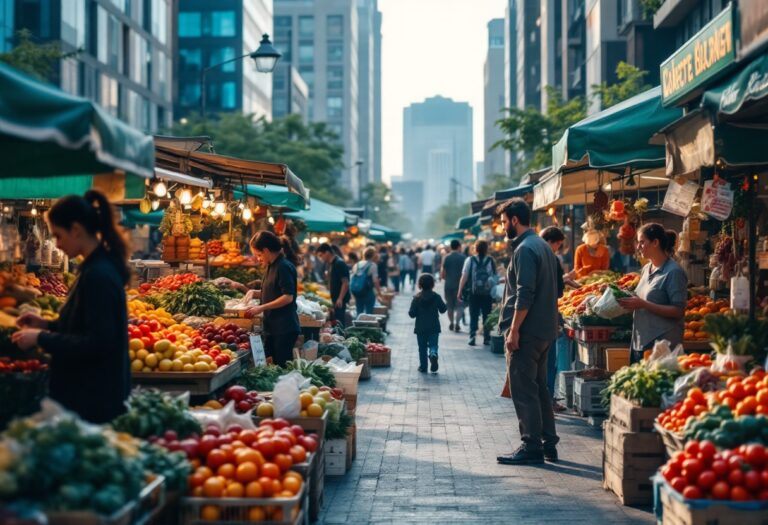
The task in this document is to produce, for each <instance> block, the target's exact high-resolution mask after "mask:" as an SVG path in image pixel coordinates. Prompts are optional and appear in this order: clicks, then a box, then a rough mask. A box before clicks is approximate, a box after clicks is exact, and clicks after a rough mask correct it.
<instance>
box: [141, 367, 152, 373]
mask: <svg viewBox="0 0 768 525" xmlns="http://www.w3.org/2000/svg"><path fill="white" fill-rule="evenodd" d="M141 371H142V372H151V371H152V369H151V368H149V367H148V366H145V367H144V368H142V369H141Z"/></svg>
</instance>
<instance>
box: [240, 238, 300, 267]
mask: <svg viewBox="0 0 768 525" xmlns="http://www.w3.org/2000/svg"><path fill="white" fill-rule="evenodd" d="M251 248H253V249H254V250H269V251H270V252H272V253H277V252H279V251H280V250H283V253H284V254H285V258H286V259H288V260H289V261H291V262H292V263H293V264H294V265H296V264H299V263H300V262H301V261H300V259H299V254H298V250H297V248H296V247H294V241H291V239H289V238H288V237H278V236H277V235H275V234H274V233H272V232H270V231H266V230H265V231H260V232H259V233H257V234H256V235H254V236H253V238H252V239H251Z"/></svg>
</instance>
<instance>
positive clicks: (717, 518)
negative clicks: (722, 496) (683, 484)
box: [654, 475, 768, 525]
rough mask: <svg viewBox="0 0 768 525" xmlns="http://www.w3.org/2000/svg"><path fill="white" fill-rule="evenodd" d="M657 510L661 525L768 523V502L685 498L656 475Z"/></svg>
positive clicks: (744, 524)
mask: <svg viewBox="0 0 768 525" xmlns="http://www.w3.org/2000/svg"><path fill="white" fill-rule="evenodd" d="M654 496H655V497H654V510H655V513H656V518H657V520H656V522H657V523H659V524H660V525H768V502H766V501H750V502H743V503H742V502H735V501H712V500H694V501H692V502H689V501H686V500H684V499H683V496H682V495H681V494H679V493H677V492H675V491H674V490H673V489H672V487H671V486H670V485H669V483H667V481H666V480H665V479H664V478H662V477H661V476H659V475H657V476H656V477H655V478H654Z"/></svg>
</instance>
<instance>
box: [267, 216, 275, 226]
mask: <svg viewBox="0 0 768 525" xmlns="http://www.w3.org/2000/svg"><path fill="white" fill-rule="evenodd" d="M267 220H268V221H269V224H273V225H274V224H275V218H274V217H270V218H269V219H267Z"/></svg>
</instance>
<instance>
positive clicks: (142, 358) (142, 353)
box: [136, 348, 149, 361]
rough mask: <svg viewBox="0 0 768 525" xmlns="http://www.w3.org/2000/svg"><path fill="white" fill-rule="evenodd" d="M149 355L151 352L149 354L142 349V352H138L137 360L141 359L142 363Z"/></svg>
mask: <svg viewBox="0 0 768 525" xmlns="http://www.w3.org/2000/svg"><path fill="white" fill-rule="evenodd" d="M148 355H149V352H147V351H146V350H144V349H143V348H142V349H141V350H139V351H137V352H136V359H141V360H142V361H144V360H145V359H146V358H147V356H148Z"/></svg>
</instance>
